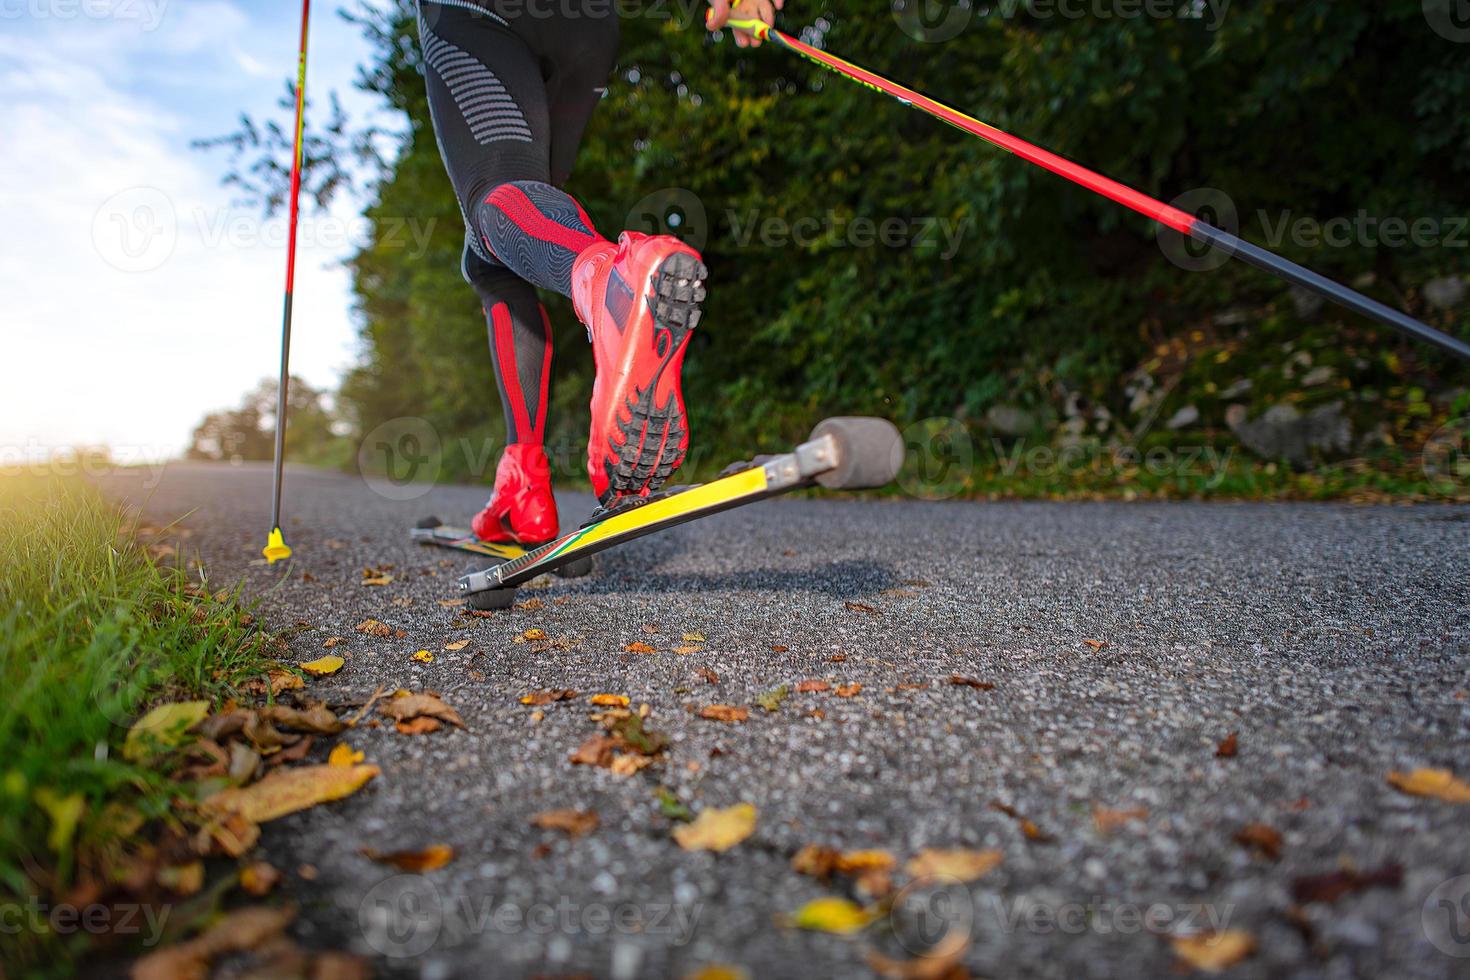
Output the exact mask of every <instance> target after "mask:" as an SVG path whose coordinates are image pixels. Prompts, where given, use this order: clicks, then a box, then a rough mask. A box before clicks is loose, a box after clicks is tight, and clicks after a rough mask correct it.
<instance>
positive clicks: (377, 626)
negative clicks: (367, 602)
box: [357, 619, 393, 640]
mask: <svg viewBox="0 0 1470 980" xmlns="http://www.w3.org/2000/svg"><path fill="white" fill-rule="evenodd" d="M357 631H358V632H359V633H366V634H367V635H368V636H376V637H377V638H378V639H380V640H386V639H388V638H389V637H390V636H392V635H393V627H391V626H389V625H388V624H387V623H382V622H379V621H378V620H376V619H364V620H363V621H362V622H360V623H358V624H357Z"/></svg>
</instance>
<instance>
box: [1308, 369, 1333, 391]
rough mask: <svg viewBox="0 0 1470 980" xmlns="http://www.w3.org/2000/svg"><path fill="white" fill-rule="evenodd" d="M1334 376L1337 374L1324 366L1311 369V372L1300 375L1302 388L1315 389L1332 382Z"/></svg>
mask: <svg viewBox="0 0 1470 980" xmlns="http://www.w3.org/2000/svg"><path fill="white" fill-rule="evenodd" d="M1335 374H1337V372H1336V371H1334V370H1332V368H1331V367H1329V366H1328V365H1326V364H1324V365H1322V366H1321V367H1316V368H1312V370H1310V371H1308V372H1307V373H1306V374H1304V375H1302V387H1304V388H1315V387H1316V386H1317V385H1325V384H1326V383H1327V382H1329V381H1331V380H1332V378H1333V376H1334V375H1335Z"/></svg>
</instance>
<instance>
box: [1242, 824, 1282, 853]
mask: <svg viewBox="0 0 1470 980" xmlns="http://www.w3.org/2000/svg"><path fill="white" fill-rule="evenodd" d="M1235 842H1236V843H1237V844H1239V845H1240V846H1241V847H1244V848H1247V849H1249V850H1253V851H1256V852H1258V853H1260V854H1261V855H1262V856H1264V857H1268V858H1270V859H1271V860H1273V861H1274V860H1276V859H1277V858H1278V857H1280V856H1281V831H1279V830H1277V829H1276V828H1275V827H1272V826H1270V825H1269V824H1264V823H1249V824H1246V825H1245V826H1244V827H1242V828H1240V829H1239V830H1237V831H1236V832H1235Z"/></svg>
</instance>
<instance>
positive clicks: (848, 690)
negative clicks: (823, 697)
mask: <svg viewBox="0 0 1470 980" xmlns="http://www.w3.org/2000/svg"><path fill="white" fill-rule="evenodd" d="M862 689H863V686H862V685H861V684H838V685H837V687H836V688H835V689H833V691H832V693H833V694H835V695H837V696H838V697H839V698H850V697H854V696H856V695H857V693H858V692H859V691H861V690H862Z"/></svg>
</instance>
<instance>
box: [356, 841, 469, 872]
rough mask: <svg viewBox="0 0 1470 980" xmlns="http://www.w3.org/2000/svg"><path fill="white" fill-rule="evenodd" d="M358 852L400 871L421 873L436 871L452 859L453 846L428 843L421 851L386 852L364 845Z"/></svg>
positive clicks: (370, 859)
mask: <svg viewBox="0 0 1470 980" xmlns="http://www.w3.org/2000/svg"><path fill="white" fill-rule="evenodd" d="M358 853H359V854H361V855H362V856H363V857H365V858H367V859H368V860H369V861H376V862H378V863H379V864H391V865H393V867H395V868H397V869H398V870H400V871H409V872H413V873H415V874H422V873H423V872H425V871H437V870H438V869H439V868H442V867H444V866H445V865H446V864H448V863H449V862H450V861H453V860H454V848H452V847H450V846H449V845H448V844H430V845H429V846H428V847H426V848H424V849H423V850H422V851H390V852H388V853H384V852H382V851H375V850H373V849H372V848H371V847H364V848H362V849H361V850H360V851H358Z"/></svg>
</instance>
